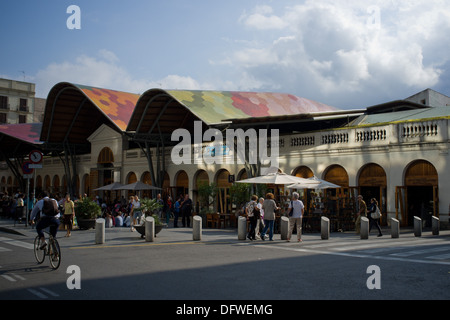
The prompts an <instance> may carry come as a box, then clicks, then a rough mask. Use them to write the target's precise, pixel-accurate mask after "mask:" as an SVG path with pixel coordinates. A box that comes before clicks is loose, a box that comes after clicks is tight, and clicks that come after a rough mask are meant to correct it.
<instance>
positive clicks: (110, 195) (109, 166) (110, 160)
mask: <svg viewBox="0 0 450 320" xmlns="http://www.w3.org/2000/svg"><path fill="white" fill-rule="evenodd" d="M113 167H114V154H113V152H112V150H111V149H110V148H108V147H104V148H103V149H102V150H101V151H100V153H99V154H98V157H97V170H98V187H103V186H106V185H108V184H111V183H113V182H114V169H113ZM134 182H136V181H134ZM93 189H96V188H93ZM100 193H101V194H100V196H101V198H102V199H103V201H105V202H106V203H108V204H110V203H112V200H114V199H115V198H117V197H118V193H119V192H118V191H100Z"/></svg>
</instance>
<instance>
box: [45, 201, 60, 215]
mask: <svg viewBox="0 0 450 320" xmlns="http://www.w3.org/2000/svg"><path fill="white" fill-rule="evenodd" d="M42 213H43V214H45V215H46V216H53V217H54V216H56V215H57V214H58V213H59V209H58V204H57V203H56V201H53V200H52V199H50V198H45V199H44V205H43V206H42Z"/></svg>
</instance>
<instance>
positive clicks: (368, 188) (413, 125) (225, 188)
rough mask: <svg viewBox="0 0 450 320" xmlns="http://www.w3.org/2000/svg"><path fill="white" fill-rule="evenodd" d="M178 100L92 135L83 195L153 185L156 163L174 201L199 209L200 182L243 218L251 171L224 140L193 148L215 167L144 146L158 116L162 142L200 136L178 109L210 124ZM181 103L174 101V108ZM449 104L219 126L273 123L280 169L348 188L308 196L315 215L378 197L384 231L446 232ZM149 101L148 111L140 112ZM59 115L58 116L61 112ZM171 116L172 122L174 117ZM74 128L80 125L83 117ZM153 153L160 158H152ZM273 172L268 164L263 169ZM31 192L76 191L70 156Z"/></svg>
mask: <svg viewBox="0 0 450 320" xmlns="http://www.w3.org/2000/svg"><path fill="white" fill-rule="evenodd" d="M63 90H66V91H69V90H68V89H63ZM77 90H78V89H77ZM77 92H78V91H77ZM84 93H86V91H84ZM77 94H79V93H77ZM159 94H162V93H159ZM177 94H178V95H181V94H183V95H186V94H187V93H186V92H182V93H180V92H172V93H170V94H168V93H167V92H165V93H163V95H164V96H165V97H169V99H168V100H167V102H164V101H163V100H161V105H158V106H157V107H155V108H154V110H156V111H157V112H154V113H152V114H151V112H152V110H151V106H152V104H153V103H155V101H156V98H155V97H156V96H157V95H156V94H155V92H153V91H152V92H149V93H144V94H143V95H142V96H140V97H139V101H137V102H135V105H136V107H134V106H133V114H132V115H131V120H129V122H128V123H129V124H128V127H127V128H126V129H123V130H118V129H117V127H115V126H113V125H111V124H110V123H108V121H106V122H104V123H102V124H100V125H97V126H96V127H95V128H94V129H93V132H90V133H89V135H88V136H87V137H86V138H85V140H86V144H87V145H88V146H89V152H85V153H83V154H77V155H75V156H74V159H75V161H74V162H73V163H75V167H76V168H75V169H74V170H73V171H72V173H74V172H75V175H74V177H73V180H72V181H73V185H74V190H75V194H76V195H82V194H84V193H86V194H89V195H91V196H93V195H96V194H98V195H100V196H101V197H103V198H109V199H114V198H116V197H118V196H120V195H125V196H126V195H127V194H125V192H124V191H122V192H101V191H95V189H97V188H98V187H101V186H104V185H107V184H109V183H112V182H121V183H123V184H128V183H133V182H135V181H137V180H139V181H142V182H145V183H147V184H152V181H153V182H155V181H156V180H157V179H155V177H153V178H152V175H153V176H154V175H155V173H154V172H153V170H152V169H151V168H150V166H151V167H153V168H157V169H156V170H154V171H155V172H157V173H158V172H159V173H160V174H161V176H160V177H161V180H160V181H159V183H158V184H159V185H160V186H161V187H162V190H163V191H162V192H163V193H165V194H170V195H172V196H177V195H178V194H181V193H188V194H189V195H190V197H191V198H193V200H194V202H195V201H196V200H197V190H198V187H199V184H200V183H208V184H209V183H215V184H216V185H217V187H218V188H219V190H220V191H219V194H218V195H217V199H216V202H215V210H217V211H221V212H224V211H226V212H234V211H236V210H237V209H239V208H236V207H235V206H234V205H233V204H232V203H231V200H230V188H231V186H232V184H233V181H236V180H241V179H244V178H246V177H248V172H249V171H248V170H246V166H245V164H242V163H238V161H237V158H236V154H235V153H234V150H233V149H230V148H229V146H227V145H225V142H223V143H222V142H219V146H218V145H217V142H216V144H215V145H213V143H212V142H208V141H206V142H201V143H192V144H190V148H191V152H192V155H195V154H196V153H198V152H202V153H204V154H205V153H208V152H209V153H211V152H214V153H215V155H214V156H215V157H216V162H215V163H212V164H207V163H205V162H200V163H190V164H186V163H182V164H175V163H174V161H173V158H172V150H173V148H174V147H176V146H177V143H179V140H177V141H175V142H173V141H172V144H170V143H169V142H168V141H170V139H166V140H164V139H162V138H161V140H160V142H163V146H164V141H165V142H166V144H165V146H164V147H163V148H161V145H159V144H158V145H157V146H155V145H151V146H149V148H148V149H146V148H145V147H143V143H141V142H142V141H145V139H144V140H142V141H141V140H140V139H141V138H142V137H141V132H140V131H139V129H138V128H139V125H141V124H142V123H145V122H146V121H147V120H146V119H147V118H146V117H147V116H150V115H151V116H152V117H153V119H154V120H152V121H149V123H150V124H153V125H151V126H150V127H151V128H152V129H153V128H158V127H159V124H160V125H161V128H162V129H161V128H160V132H159V135H160V136H161V137H163V136H165V137H166V138H167V137H168V138H170V136H171V134H172V133H173V129H174V128H186V130H189V131H190V132H192V130H191V128H190V126H191V123H190V122H191V121H189V124H186V125H179V124H178V123H175V124H173V126H172V127H170V125H169V124H166V123H165V122H164V121H165V118H164V117H165V113H166V112H169V111H168V110H169V109H170V107H171V106H173V108H177V109H174V113H171V114H175V113H181V111H183V112H184V111H186V110H187V111H186V113H183V114H182V117H181V118H184V119H186V118H187V117H188V116H191V115H192V114H194V115H195V116H196V117H197V118H198V119H199V120H200V121H203V123H207V120H204V118H202V115H201V112H199V111H196V112H195V113H194V111H193V110H194V109H193V108H191V107H190V106H189V105H188V104H187V103H186V102H185V101H182V102H180V98H179V96H177ZM146 95H149V96H150V98H149V99H148V100H145V98H144V96H146ZM194 95H195V94H194ZM50 96H51V95H49V97H50ZM61 96H62V95H61ZM175 98H176V99H175ZM172 100H175V102H173V103H174V104H173V105H171V103H172ZM191 100H192V103H194V104H196V105H198V104H201V103H202V102H201V101H200V100H198V99H194V98H193V99H191ZM206 100H208V99H205V101H206ZM449 100H450V99H449V98H448V97H446V96H444V95H441V94H439V93H437V92H435V91H432V90H429V89H427V90H425V91H424V92H421V93H418V94H417V95H414V96H412V97H410V98H407V99H405V100H398V101H393V102H388V103H385V104H382V105H377V106H372V107H368V108H366V109H361V110H347V111H345V110H335V111H330V110H328V109H327V110H326V111H315V112H309V113H305V114H300V113H296V112H293V113H292V114H288V115H286V114H284V115H283V114H279V115H269V116H265V117H241V118H234V119H233V118H232V117H229V116H227V117H225V118H224V119H227V120H226V121H224V123H225V124H226V126H225V125H224V124H221V125H220V126H216V127H217V128H219V129H220V130H223V129H224V128H225V127H226V128H235V129H242V130H244V132H245V131H247V132H248V130H250V129H255V130H257V129H258V128H267V127H268V125H269V124H270V125H271V127H272V128H276V129H278V130H279V140H278V144H277V145H276V144H273V145H272V146H271V148H270V149H269V150H268V151H269V152H272V149H273V148H275V147H276V148H277V150H278V154H279V156H278V169H279V170H280V171H282V172H285V173H288V174H291V175H295V176H300V177H305V178H309V177H312V176H316V177H318V178H320V179H324V180H327V181H329V182H332V183H335V184H337V185H339V186H340V188H336V189H323V190H315V191H316V192H315V191H314V190H312V191H311V190H310V191H308V190H299V191H300V193H301V195H302V197H303V200H304V202H305V203H306V205H307V208H308V210H309V211H308V212H309V214H311V215H312V214H319V215H321V214H322V215H327V216H333V215H336V216H341V217H342V216H349V219H350V217H351V215H353V213H354V210H355V201H356V197H357V195H359V194H361V195H363V197H364V199H366V201H369V199H370V198H376V199H377V200H378V202H379V204H380V207H381V209H382V212H383V219H382V223H383V224H384V225H386V224H388V223H389V218H391V217H393V218H397V219H399V220H400V221H401V225H402V226H410V225H412V223H413V217H414V216H420V217H422V218H423V219H424V221H427V220H429V219H431V216H432V215H434V216H438V217H439V219H440V221H441V225H442V226H443V227H446V226H448V223H449V211H450V179H448V177H449V172H450V155H449V143H450V126H449V124H450V123H449V121H450V107H449V106H448V105H449ZM51 101H53V102H52V104H47V106H46V110H47V112H50V111H48V109H50V108H52V107H54V108H55V109H56V107H57V105H58V103H57V102H56V100H51ZM79 101H80V106H81V105H82V106H83V108H85V103H86V102H82V101H84V100H83V99H80V100H79ZM235 101H236V100H235ZM143 102H145V103H143ZM66 103H67V102H66ZM208 103H210V101H209V100H208ZM212 103H214V102H212ZM140 104H141V105H142V108H140V107H139V106H140ZM217 104H219V102H217ZM108 105H110V103H108ZM167 106H169V107H167ZM75 109H76V108H75ZM80 109H81V108H80ZM139 110H141V111H139ZM49 115H50V113H48V114H46V117H47V118H46V119H47V120H44V124H43V125H44V128H43V131H42V134H41V140H43V141H45V137H43V135H44V136H48V137H50V136H51V130H50V129H45V126H46V122H45V121H48V118H49ZM53 115H54V117H55V119H56V118H57V114H56V113H55V114H53ZM167 117H168V118H167V119H170V117H172V116H171V115H167ZM133 118H135V119H136V123H139V125H138V126H136V127H134V128H133V127H132V126H131V124H132V123H133ZM142 119H144V120H142ZM72 122H74V123H75V121H74V120H72ZM207 124H208V123H207ZM75 125H76V124H73V126H75ZM164 125H167V126H168V127H167V131H164V130H165V129H164V128H163V126H164ZM47 126H48V125H47ZM48 128H50V127H49V126H48ZM131 129H133V130H131ZM46 130H47V131H46ZM155 130H156V129H155ZM57 131H58V130H56V128H54V129H53V132H57ZM69 131H70V130H69ZM86 131H88V129H87V128H86ZM48 132H50V133H48ZM58 132H59V131H58ZM142 132H143V131H142ZM145 132H146V133H147V138H148V139H150V138H149V137H150V133H152V132H151V130H149V129H148V128H147V129H145ZM152 134H153V133H152ZM65 137H66V138H67V137H70V133H68V131H67V132H65ZM152 137H153V136H152ZM152 139H156V138H155V137H153V138H152ZM49 141H50V140H49ZM153 141H159V140H153ZM158 143H159V142H158ZM251 147H252V146H250V148H251ZM218 150H219V151H218ZM149 152H150V153H151V154H153V155H154V156H153V157H149ZM155 155H156V156H155ZM161 159H162V160H161ZM227 160H229V161H227ZM268 166H269V165H267V164H262V172H264V169H266V168H267V167H268ZM0 179H1V180H0V185H1V188H2V189H6V190H11V191H12V190H13V189H14V187H15V182H14V177H13V175H12V174H11V172H9V171H8V170H2V171H0ZM31 185H32V189H34V190H49V191H51V192H54V193H61V194H64V193H65V192H67V191H68V190H69V188H68V179H67V166H66V165H64V157H52V156H48V157H46V158H45V159H44V161H43V168H42V169H37V170H35V177H34V179H32V181H31ZM268 187H269V188H270V189H271V190H273V191H274V192H275V193H276V194H277V196H278V201H280V202H281V203H282V202H283V201H286V200H287V199H289V195H290V193H291V192H292V190H290V189H287V188H286V186H268ZM145 195H148V196H152V195H151V194H145ZM260 196H263V195H262V194H261V195H260Z"/></svg>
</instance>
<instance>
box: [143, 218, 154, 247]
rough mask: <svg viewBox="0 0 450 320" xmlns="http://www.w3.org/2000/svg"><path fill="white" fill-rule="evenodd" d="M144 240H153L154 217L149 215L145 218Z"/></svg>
mask: <svg viewBox="0 0 450 320" xmlns="http://www.w3.org/2000/svg"><path fill="white" fill-rule="evenodd" d="M145 241H147V242H153V241H155V218H153V217H150V216H149V217H146V218H145Z"/></svg>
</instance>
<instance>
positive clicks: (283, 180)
mask: <svg viewBox="0 0 450 320" xmlns="http://www.w3.org/2000/svg"><path fill="white" fill-rule="evenodd" d="M236 182H237V183H259V184H283V185H286V184H302V185H305V186H309V185H317V184H319V182H318V181H313V180H309V179H305V178H300V177H296V176H291V175H289V174H286V173H279V172H275V173H269V174H266V175H264V176H259V177H254V178H249V179H244V180H239V181H236ZM303 188H306V187H303Z"/></svg>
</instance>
